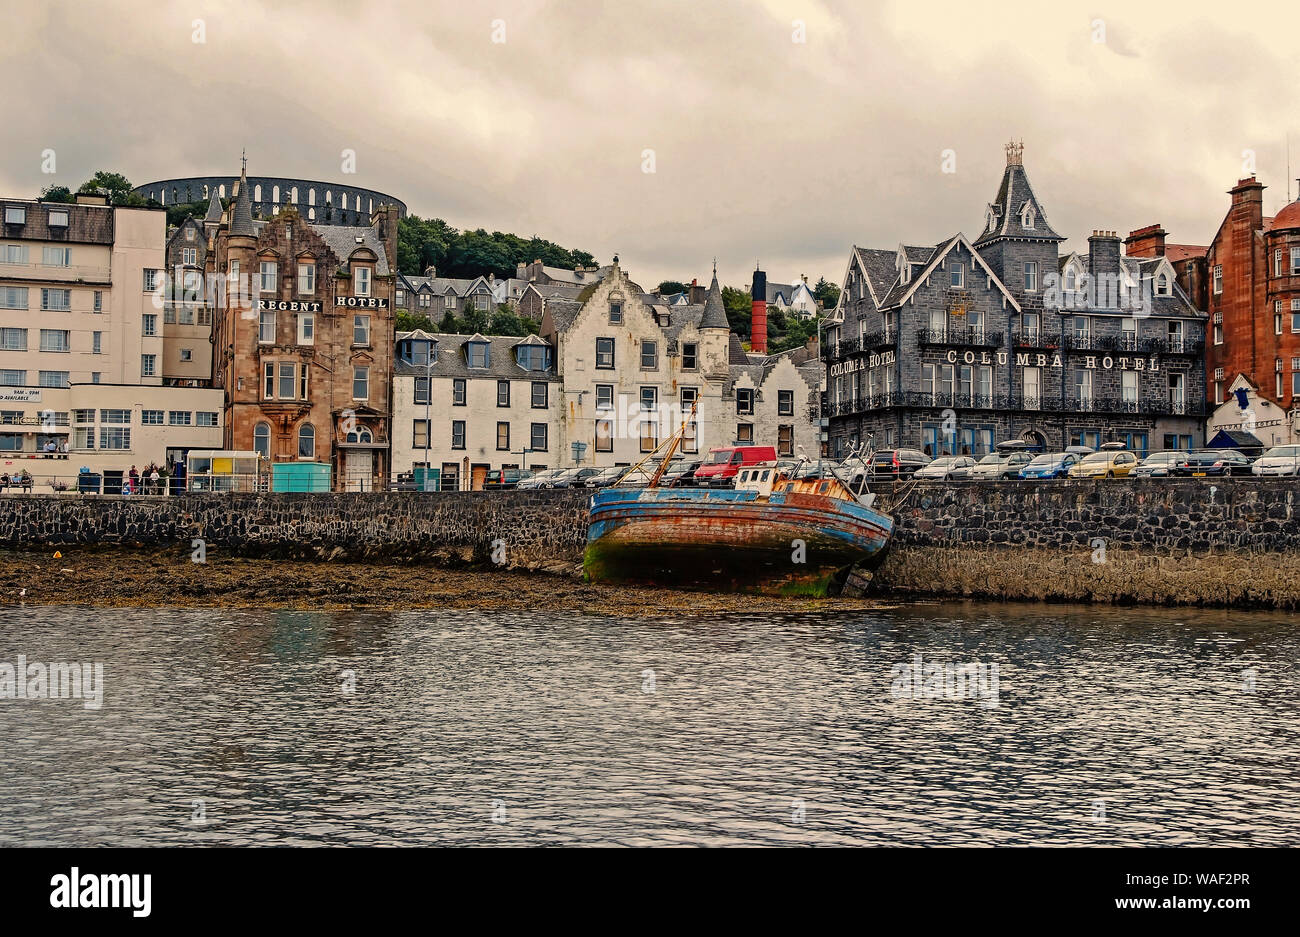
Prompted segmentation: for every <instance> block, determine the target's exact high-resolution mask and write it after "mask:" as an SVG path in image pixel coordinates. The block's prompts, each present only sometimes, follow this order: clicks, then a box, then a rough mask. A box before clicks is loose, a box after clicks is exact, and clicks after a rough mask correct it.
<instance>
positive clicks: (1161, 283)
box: [1156, 273, 1170, 296]
mask: <svg viewBox="0 0 1300 937" xmlns="http://www.w3.org/2000/svg"><path fill="white" fill-rule="evenodd" d="M1169 293H1170V290H1169V274H1167V273H1162V274H1160V275H1159V276H1158V277H1156V295H1157V296H1168V295H1169Z"/></svg>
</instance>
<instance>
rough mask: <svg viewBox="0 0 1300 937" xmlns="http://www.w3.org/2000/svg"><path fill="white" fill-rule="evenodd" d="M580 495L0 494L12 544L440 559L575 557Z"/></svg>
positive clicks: (2, 527)
mask: <svg viewBox="0 0 1300 937" xmlns="http://www.w3.org/2000/svg"><path fill="white" fill-rule="evenodd" d="M589 498H590V492H583V491H563V490H560V491H503V492H487V491H464V492H439V493H436V494H422V493H416V492H401V493H392V494H344V493H338V494H296V493H294V494H289V493H277V494H230V495H181V496H178V497H166V498H152V497H134V498H132V497H127V498H122V497H116V496H86V497H80V496H78V497H66V496H57V495H13V496H8V497H2V498H0V543H3V544H5V545H7V546H10V547H25V546H35V545H39V546H58V545H60V544H67V545H71V544H103V545H118V546H143V547H152V546H161V545H166V544H182V545H184V546H185V547H186V549H188V548H189V544H190V541H191V540H192V539H193V538H201V539H202V540H203V541H204V543H205V545H206V549H208V550H229V551H230V552H232V553H238V554H240V555H243V556H270V557H280V558H321V559H350V560H363V559H367V558H375V557H410V558H415V559H419V558H429V559H431V560H435V561H436V560H443V561H448V560H452V559H460V560H472V559H483V560H488V559H490V558H491V552H492V543H493V541H495V540H501V541H503V542H504V545H505V548H506V557H507V561H508V563H509V564H510V565H529V564H532V565H536V564H538V563H541V562H543V561H547V560H557V559H565V560H566V561H570V560H571V561H574V562H576V560H577V559H580V558H581V554H582V548H583V546H584V545H585V543H586V536H587V503H588V499H589Z"/></svg>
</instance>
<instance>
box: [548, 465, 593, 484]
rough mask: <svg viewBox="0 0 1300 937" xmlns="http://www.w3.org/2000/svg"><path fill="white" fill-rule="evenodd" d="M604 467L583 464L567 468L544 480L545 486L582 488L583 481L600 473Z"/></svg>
mask: <svg viewBox="0 0 1300 937" xmlns="http://www.w3.org/2000/svg"><path fill="white" fill-rule="evenodd" d="M603 471H604V469H602V468H600V466H598V465H583V466H579V467H576V468H567V469H564V470H563V471H561V472H560V474H558V475H556V476H554V477H552V478H548V479H547V480H546V481H544V482H542V487H543V488H581V487H582V486H583V483H584V482H585V481H586V480H587V479H588V478H590V477H591V476H593V475H599V474H600V473H601V472H603Z"/></svg>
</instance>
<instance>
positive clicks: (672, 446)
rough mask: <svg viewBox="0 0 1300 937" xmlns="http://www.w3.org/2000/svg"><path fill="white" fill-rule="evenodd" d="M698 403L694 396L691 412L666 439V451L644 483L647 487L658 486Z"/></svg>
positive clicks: (697, 398)
mask: <svg viewBox="0 0 1300 937" xmlns="http://www.w3.org/2000/svg"><path fill="white" fill-rule="evenodd" d="M699 405H700V398H699V397H696V398H695V402H694V403H692V404H691V412H690V413H689V414H687V416H686V419H684V420H682V425H681V426H679V427H678V428H677V432H675V433H673V435H672V438H671V439H669V440H668V451H667V452H666V453H664V457H663V461H661V462H660V463H659V467H658V468H657V469H655V473H654V475H652V476H651V477H650V481H649V483H648V484H647V485H646V487H647V488H658V487H659V479H660V478H661V477H662V476H663V474H664V471H665V470H666V469H667V468H668V461H669V460H670V459H671V458H672V457H673V452H675V451H676V449H677V444H678V443H679V442H681V439H682V436H684V435H685V433H686V425H687V424H688V423H690V422H691V420H693V419H695V410H696V408H697V407H698V406H699ZM641 461H643V462H644V461H645V460H644V459H642V460H641Z"/></svg>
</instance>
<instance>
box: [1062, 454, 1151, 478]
mask: <svg viewBox="0 0 1300 937" xmlns="http://www.w3.org/2000/svg"><path fill="white" fill-rule="evenodd" d="M1137 464H1138V458H1137V456H1135V455H1134V454H1133V453H1131V452H1129V451H1128V450H1127V449H1105V448H1103V449H1102V451H1101V452H1090V453H1088V454H1087V455H1085V456H1084V457H1083V458H1081V459H1080V460H1079V461H1078V462H1076V463H1075V464H1074V465H1072V466H1071V467H1070V471H1069V476H1070V477H1071V478H1118V477H1121V476H1124V475H1127V474H1129V473H1130V472H1131V471H1133V469H1135V468H1136V467H1137Z"/></svg>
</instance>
